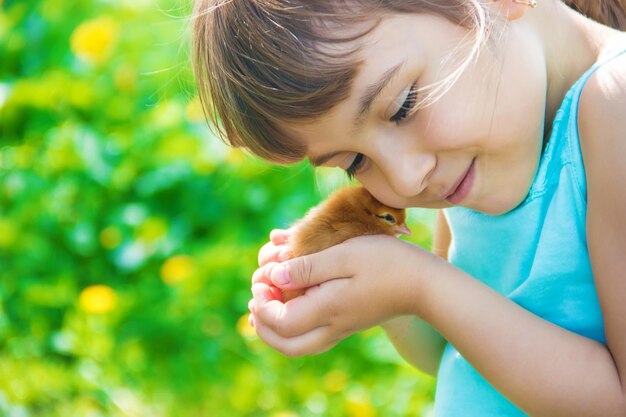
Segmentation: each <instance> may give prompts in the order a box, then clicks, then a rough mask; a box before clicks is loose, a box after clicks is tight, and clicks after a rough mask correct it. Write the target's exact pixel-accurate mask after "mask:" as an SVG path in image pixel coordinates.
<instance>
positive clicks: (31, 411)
mask: <svg viewBox="0 0 626 417" xmlns="http://www.w3.org/2000/svg"><path fill="white" fill-rule="evenodd" d="M189 13H190V4H188V3H186V2H185V3H181V2H175V1H170V2H167V1H158V2H153V1H148V0H120V1H115V2H114V1H105V0H100V1H87V0H72V1H69V0H45V1H43V0H42V1H34V0H33V1H11V0H4V1H2V0H0V415H3V416H11V417H27V416H52V417H56V416H59V417H61V416H62V417H68V416H89V417H99V416H212V417H213V416H215V417H221V416H224V417H231V416H271V417H293V416H331V417H332V416H352V417H357V416H358V417H370V416H387V417H393V416H416V415H425V414H428V413H429V410H430V408H431V407H430V404H431V402H432V395H433V380H432V379H431V378H429V377H426V376H424V375H422V374H420V373H419V372H417V371H415V370H413V369H412V368H410V367H409V366H408V365H406V364H404V363H403V362H402V360H401V359H400V358H399V356H398V355H397V354H396V353H395V351H394V350H393V348H392V347H391V345H390V343H389V342H388V341H387V340H386V339H385V338H384V336H383V334H382V332H381V330H380V329H372V330H370V331H367V332H364V333H362V334H358V335H354V336H352V337H350V338H348V339H347V340H346V341H344V342H342V343H340V344H339V345H338V346H337V347H336V348H334V349H332V350H331V351H330V352H327V353H325V354H323V355H319V356H315V357H307V358H298V359H288V358H286V357H284V356H282V355H281V354H279V353H277V352H275V351H273V350H271V349H270V348H269V347H267V346H266V345H264V344H263V343H262V342H261V341H260V340H259V339H258V338H257V337H256V336H255V335H254V331H253V329H251V328H250V326H249V325H248V323H247V302H248V299H249V298H250V290H249V287H250V284H249V280H250V276H251V274H252V272H253V271H254V269H255V267H256V256H257V251H258V248H259V247H260V246H261V245H262V244H263V243H264V242H265V241H266V240H267V236H268V233H269V231H270V230H271V229H272V228H274V227H286V226H288V225H289V224H290V223H291V222H292V221H294V220H295V219H296V218H298V217H300V216H302V215H303V213H304V212H305V211H306V209H307V208H308V207H310V206H312V205H314V204H316V203H317V202H318V201H319V200H320V199H321V198H322V197H323V194H324V193H320V192H319V191H318V188H319V187H318V185H317V183H316V175H315V173H314V172H313V171H312V169H311V168H309V167H308V166H306V165H298V166H294V167H290V168H287V167H274V166H269V165H268V164H266V163H264V162H261V161H259V160H257V159H254V158H251V157H248V156H246V155H244V154H242V153H241V152H240V151H237V150H232V149H227V148H226V147H225V146H223V145H222V144H221V143H220V142H219V141H218V140H217V139H215V138H214V137H212V136H211V134H210V132H209V130H208V129H207V127H206V126H205V123H204V118H203V116H202V113H201V109H200V106H199V103H198V101H197V99H195V98H194V87H193V79H192V76H191V71H190V66H189V57H188V54H187V48H188V31H189V29H188V26H189V22H188V15H189ZM424 216H427V215H421V214H419V213H418V215H417V216H416V217H414V220H413V221H412V224H411V226H412V229H413V230H414V232H417V233H415V238H414V239H415V240H414V241H415V242H417V243H420V244H422V245H424V246H426V247H428V246H429V244H430V241H429V240H430V229H429V226H426V224H427V220H428V218H427V217H424Z"/></svg>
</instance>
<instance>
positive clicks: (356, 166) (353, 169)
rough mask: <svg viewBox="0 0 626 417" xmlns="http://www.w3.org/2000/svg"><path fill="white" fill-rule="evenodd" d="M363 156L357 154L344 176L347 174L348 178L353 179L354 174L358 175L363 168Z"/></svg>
mask: <svg viewBox="0 0 626 417" xmlns="http://www.w3.org/2000/svg"><path fill="white" fill-rule="evenodd" d="M365 159H366V158H365V155H363V154H362V153H357V154H356V156H355V157H354V160H352V163H351V164H350V166H349V167H348V168H347V169H346V174H348V178H350V179H353V178H354V176H355V175H356V174H358V172H359V170H360V169H361V168H362V167H363V164H364V163H365Z"/></svg>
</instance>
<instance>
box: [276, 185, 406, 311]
mask: <svg viewBox="0 0 626 417" xmlns="http://www.w3.org/2000/svg"><path fill="white" fill-rule="evenodd" d="M405 221H406V210H404V209H397V208H393V207H389V206H386V205H384V204H383V203H381V202H379V201H378V200H376V199H375V198H374V197H373V196H372V195H371V194H370V193H369V191H367V190H366V189H365V188H363V187H360V186H350V187H345V188H342V189H339V190H337V191H335V192H334V193H333V194H331V195H330V196H329V197H328V198H327V199H326V200H324V201H323V202H322V203H320V204H319V205H317V206H315V207H313V208H312V209H310V210H309V211H308V213H307V214H306V216H304V217H303V218H302V219H301V220H299V221H297V222H296V223H295V224H294V225H292V227H291V234H290V236H289V238H288V241H287V245H288V247H289V250H290V252H291V253H290V255H289V258H290V259H291V258H295V257H298V256H303V255H308V254H311V253H315V252H319V251H321V250H323V249H326V248H329V247H331V246H334V245H338V244H339V243H341V242H344V241H346V240H348V239H350V238H353V237H356V236H364V235H378V234H384V235H390V236H398V235H401V234H402V235H407V236H408V235H410V234H411V231H410V230H409V228H408V227H407V226H406V223H405ZM305 291H306V290H290V291H288V290H283V291H282V294H283V299H284V301H285V302H287V301H288V300H291V299H292V298H295V297H297V296H299V295H302V294H304V292H305Z"/></svg>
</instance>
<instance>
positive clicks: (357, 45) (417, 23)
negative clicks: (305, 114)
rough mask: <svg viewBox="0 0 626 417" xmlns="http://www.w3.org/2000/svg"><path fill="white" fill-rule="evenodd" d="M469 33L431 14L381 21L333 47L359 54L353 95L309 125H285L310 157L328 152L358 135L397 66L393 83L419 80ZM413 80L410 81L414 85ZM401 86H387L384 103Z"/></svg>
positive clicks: (283, 125) (411, 15)
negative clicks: (371, 102)
mask: <svg viewBox="0 0 626 417" xmlns="http://www.w3.org/2000/svg"><path fill="white" fill-rule="evenodd" d="M466 35H467V32H466V30H465V29H463V28H461V27H459V26H457V25H455V24H453V23H451V22H450V21H449V20H447V19H445V18H444V17H441V16H436V15H430V14H396V15H387V16H384V17H382V18H381V19H380V21H379V22H378V24H377V25H376V27H375V28H374V29H373V30H372V31H371V32H369V33H368V34H366V35H364V36H362V37H360V38H358V39H357V40H355V41H353V42H351V43H341V44H337V45H332V46H329V47H330V48H332V49H333V51H334V52H339V53H341V52H353V53H354V54H353V56H352V58H351V59H353V60H355V61H356V62H358V65H357V74H356V77H355V78H354V79H353V80H352V83H351V86H350V93H349V95H348V97H347V98H346V99H345V100H343V101H341V102H339V103H337V104H336V105H335V106H334V107H333V108H331V110H330V111H328V112H327V113H325V114H323V115H322V116H320V117H317V118H315V119H313V120H307V121H289V122H280V127H281V128H282V129H283V130H285V131H286V132H287V133H288V134H289V135H290V136H291V137H292V138H294V140H298V141H299V142H301V143H304V144H305V145H306V146H307V152H306V154H307V156H308V157H309V158H311V157H312V156H318V155H320V152H328V151H327V150H325V148H328V145H329V143H330V144H334V145H336V146H335V147H337V146H341V141H340V140H339V139H338V138H340V137H350V136H355V133H356V132H354V130H353V129H352V128H353V122H354V121H355V119H356V117H357V114H358V111H359V104H360V100H361V99H362V97H363V95H364V93H365V92H366V91H367V90H368V88H370V87H372V86H373V85H375V84H376V83H377V82H378V81H379V80H380V78H381V77H382V76H383V75H384V74H385V73H388V72H389V71H390V70H391V69H393V68H394V67H398V66H401V69H400V71H397V72H396V73H395V74H394V79H393V81H392V82H391V83H390V84H391V86H392V87H393V86H394V84H395V85H398V84H400V85H402V83H404V82H410V81H414V80H412V79H411V78H410V77H414V76H417V75H420V73H421V72H423V71H425V70H427V69H428V67H429V65H432V64H433V61H435V62H437V61H438V60H439V61H441V59H442V58H443V57H445V56H446V55H448V54H449V53H450V52H451V51H452V50H454V49H455V48H458V45H459V40H460V39H463V37H464V36H466ZM409 80H410V81H409ZM397 90H398V89H397V88H387V89H385V90H384V91H382V92H381V94H380V96H379V98H378V100H380V101H382V102H390V103H391V100H395V99H397V97H396V95H397V94H398V93H399V92H400V91H397Z"/></svg>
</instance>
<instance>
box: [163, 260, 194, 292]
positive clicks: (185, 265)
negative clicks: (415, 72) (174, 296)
mask: <svg viewBox="0 0 626 417" xmlns="http://www.w3.org/2000/svg"><path fill="white" fill-rule="evenodd" d="M195 269H196V266H195V262H194V260H193V258H192V257H191V256H189V255H176V256H172V257H171V258H169V259H168V260H167V261H165V263H164V264H163V266H161V279H162V280H163V282H165V283H166V284H169V285H176V284H178V283H180V282H182V281H184V280H186V279H187V278H189V277H190V276H191V275H192V274H193V273H194V272H195Z"/></svg>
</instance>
